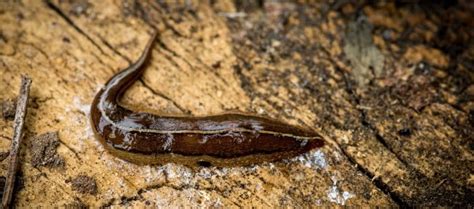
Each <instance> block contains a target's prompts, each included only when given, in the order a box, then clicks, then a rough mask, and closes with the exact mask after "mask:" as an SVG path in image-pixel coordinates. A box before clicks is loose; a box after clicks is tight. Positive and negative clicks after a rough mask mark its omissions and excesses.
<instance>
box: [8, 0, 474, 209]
mask: <svg viewBox="0 0 474 209" xmlns="http://www.w3.org/2000/svg"><path fill="white" fill-rule="evenodd" d="M473 8H474V6H472V4H470V3H469V2H468V1H459V2H456V3H453V4H449V3H439V4H425V3H423V2H422V1H420V2H418V3H416V4H401V3H399V4H395V3H386V4H384V3H380V4H375V5H374V4H366V3H363V2H361V3H347V2H346V1H336V2H335V3H332V4H329V3H327V2H326V1H323V2H305V3H301V2H283V3H277V2H269V1H265V2H263V1H236V2H232V1H179V2H174V1H172V2H171V1H170V2H166V1H131V0H130V1H127V0H126V1H119V0H106V1H86V0H79V1H69V0H67V1H62V0H56V1H33V0H23V1H2V2H0V22H1V24H0V79H1V82H0V89H2V91H1V93H0V99H1V100H2V101H6V100H7V99H12V98H13V97H14V95H15V94H16V89H17V88H16V87H17V86H18V83H19V81H20V75H21V74H28V75H29V76H30V77H32V79H33V80H34V84H33V85H32V89H31V96H32V101H31V103H32V105H31V106H32V108H31V109H29V114H28V117H27V121H26V124H25V128H26V130H27V133H26V138H25V140H24V145H25V147H26V149H24V150H22V158H23V159H25V161H24V163H23V164H22V168H21V170H22V172H21V175H19V176H18V178H19V179H20V181H19V182H20V183H19V185H20V187H18V190H17V191H16V193H15V195H14V198H15V199H14V203H15V206H16V207H19V208H26V207H31V206H45V207H47V206H52V205H54V206H65V205H68V206H81V205H82V206H83V205H87V206H91V207H100V206H123V207H127V206H133V207H143V206H150V207H151V206H161V207H165V206H183V207H186V206H187V207H198V206H202V207H224V208H237V207H250V206H257V207H286V206H289V207H308V206H313V207H315V206H320V205H323V206H334V205H381V206H389V207H396V206H411V205H425V206H432V205H440V204H441V205H454V204H458V205H468V204H472V203H471V202H469V199H473V188H474V180H473V179H474V177H473V170H474V163H473V160H474V155H473V136H474V133H473V130H474V128H473V121H474V119H473V117H474V116H473V111H474V102H473V101H474V99H473V98H474V85H473V79H474V74H473V71H472V69H473V66H474V64H473V63H474V61H473V57H474V47H473V46H474V45H473V43H472V40H474V39H473V38H472V37H473V36H474V32H473V28H474V27H473V26H474V25H473V21H472V20H473V17H472V14H474V12H473ZM152 29H155V30H158V31H159V33H160V38H159V40H158V42H157V44H156V46H155V47H154V49H153V55H152V59H151V64H150V67H149V69H147V71H146V72H145V73H144V75H143V77H142V78H141V80H140V82H137V83H136V84H135V85H133V86H132V88H131V89H130V90H129V91H127V92H126V95H125V98H124V99H123V103H124V104H126V105H127V106H129V107H130V108H132V109H137V110H138V109H141V110H149V111H157V112H161V113H173V114H175V113H179V114H192V115H206V114H215V113H219V112H222V111H227V110H240V111H245V112H255V113H257V114H263V115H268V116H271V117H273V118H278V119H280V120H282V121H285V122H288V123H292V124H298V125H301V126H305V127H308V128H311V129H313V130H316V131H318V132H320V133H322V134H323V136H324V137H325V139H326V141H327V142H328V143H327V145H326V146H325V147H323V148H322V149H319V150H314V151H312V152H310V153H308V154H305V155H302V156H300V157H297V158H294V159H290V160H286V161H282V162H278V163H271V164H269V163H266V164H261V165H257V166H252V167H233V168H200V169H191V168H188V167H185V166H182V165H177V164H166V165H163V166H137V165H134V164H131V163H127V162H124V161H122V160H119V159H117V158H115V157H113V156H111V155H110V154H109V153H107V152H106V151H105V150H104V149H103V147H102V146H101V145H100V144H99V143H98V141H97V140H96V139H95V137H94V135H93V133H92V130H91V127H90V124H89V115H88V114H89V109H90V103H91V102H92V99H93V97H94V95H95V93H96V92H97V91H98V89H99V88H101V87H102V85H103V84H104V83H105V82H106V81H107V79H108V78H110V77H111V76H112V75H113V74H115V73H116V72H118V71H119V70H120V69H123V68H125V67H127V66H128V65H129V64H130V63H131V62H132V61H133V60H135V59H137V57H138V55H139V54H140V53H141V50H143V47H144V45H145V43H146V41H147V39H148V38H149V33H150V31H152ZM30 110H31V111H30ZM0 128H1V129H0V130H1V137H0V142H1V143H0V145H2V146H1V147H2V149H3V150H2V151H8V147H9V143H10V141H9V138H8V137H9V136H11V135H12V133H13V130H12V122H11V121H9V120H7V119H4V120H0ZM56 131H57V132H58V137H57V139H55V140H56V141H59V146H58V147H57V149H56V151H57V153H52V154H51V155H50V156H55V157H58V158H62V159H63V160H64V165H63V166H57V167H55V166H36V167H35V166H33V165H32V163H31V159H32V156H31V153H32V152H34V153H37V152H35V151H37V150H34V149H35V147H38V146H32V140H38V138H40V137H37V136H38V135H40V136H41V135H42V134H46V133H50V132H56ZM50 135H51V134H50ZM51 144H54V143H51ZM39 147H41V146H39ZM47 150H48V149H47ZM5 162H7V161H6V160H5V161H3V162H2V164H0V166H1V168H3V170H6V169H5V168H6V163H5ZM61 162H62V161H61ZM4 173H5V171H4V172H3V174H4ZM74 179H87V181H73V180H74ZM73 183H74V188H81V185H83V187H84V188H93V191H94V192H82V193H81V192H78V191H79V190H78V189H74V188H73Z"/></svg>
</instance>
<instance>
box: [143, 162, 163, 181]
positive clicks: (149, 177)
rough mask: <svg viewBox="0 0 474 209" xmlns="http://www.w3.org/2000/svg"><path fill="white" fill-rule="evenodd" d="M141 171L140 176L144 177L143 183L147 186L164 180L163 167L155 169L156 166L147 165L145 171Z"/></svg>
mask: <svg viewBox="0 0 474 209" xmlns="http://www.w3.org/2000/svg"><path fill="white" fill-rule="evenodd" d="M141 171H142V175H143V176H144V181H145V183H147V184H149V183H154V182H157V181H160V180H164V179H165V174H164V168H163V166H159V167H157V166H151V165H147V166H146V167H145V169H143V170H141Z"/></svg>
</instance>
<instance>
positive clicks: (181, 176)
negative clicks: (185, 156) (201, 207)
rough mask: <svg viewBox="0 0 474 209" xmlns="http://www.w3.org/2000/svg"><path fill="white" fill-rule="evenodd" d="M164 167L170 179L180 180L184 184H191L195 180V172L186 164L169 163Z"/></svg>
mask: <svg viewBox="0 0 474 209" xmlns="http://www.w3.org/2000/svg"><path fill="white" fill-rule="evenodd" d="M163 168H164V171H165V172H166V174H167V177H168V179H169V180H170V181H178V182H181V183H182V184H186V185H190V184H191V182H192V180H193V176H194V173H193V171H192V170H191V169H190V168H188V167H186V166H181V165H177V164H172V163H168V164H166V165H164V166H163Z"/></svg>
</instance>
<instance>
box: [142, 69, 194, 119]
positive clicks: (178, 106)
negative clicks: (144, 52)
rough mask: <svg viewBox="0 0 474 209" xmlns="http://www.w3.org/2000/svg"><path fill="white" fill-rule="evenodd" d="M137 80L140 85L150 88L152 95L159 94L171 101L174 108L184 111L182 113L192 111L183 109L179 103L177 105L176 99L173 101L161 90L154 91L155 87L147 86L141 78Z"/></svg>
mask: <svg viewBox="0 0 474 209" xmlns="http://www.w3.org/2000/svg"><path fill="white" fill-rule="evenodd" d="M139 81H140V82H141V83H142V85H143V86H144V87H145V88H146V89H148V90H150V92H151V93H152V94H154V95H156V96H159V97H161V98H163V99H165V100H167V101H169V102H171V103H172V104H173V105H174V106H175V107H176V108H178V109H179V110H180V111H181V113H184V114H187V115H189V114H191V113H192V112H191V111H190V110H187V109H185V108H184V107H182V106H181V105H179V104H178V103H177V102H176V101H174V100H173V99H171V98H170V97H169V96H166V95H165V94H163V93H161V92H158V91H156V90H155V89H153V88H152V87H151V86H149V85H148V84H147V83H146V82H145V81H144V80H143V79H142V78H140V79H139Z"/></svg>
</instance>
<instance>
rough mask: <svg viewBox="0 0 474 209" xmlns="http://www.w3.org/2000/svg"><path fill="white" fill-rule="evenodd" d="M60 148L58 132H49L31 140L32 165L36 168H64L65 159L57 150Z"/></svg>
mask: <svg viewBox="0 0 474 209" xmlns="http://www.w3.org/2000/svg"><path fill="white" fill-rule="evenodd" d="M58 146H59V136H58V132H48V133H45V134H41V135H38V136H35V137H33V138H32V139H31V155H32V157H31V164H32V165H33V166H34V167H42V166H45V167H50V168H56V167H64V166H65V162H64V158H63V157H61V156H60V155H59V154H58V153H57V151H56V149H57V147H58Z"/></svg>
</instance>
